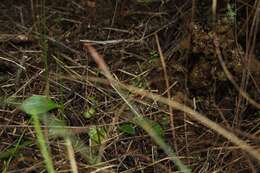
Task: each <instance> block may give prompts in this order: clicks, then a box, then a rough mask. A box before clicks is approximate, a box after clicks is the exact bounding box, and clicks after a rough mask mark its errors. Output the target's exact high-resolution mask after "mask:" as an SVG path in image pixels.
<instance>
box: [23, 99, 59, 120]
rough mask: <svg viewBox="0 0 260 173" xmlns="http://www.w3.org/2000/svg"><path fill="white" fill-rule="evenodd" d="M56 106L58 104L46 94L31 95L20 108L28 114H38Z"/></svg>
mask: <svg viewBox="0 0 260 173" xmlns="http://www.w3.org/2000/svg"><path fill="white" fill-rule="evenodd" d="M58 107H59V105H58V104H56V103H55V102H54V101H52V100H51V99H49V98H48V97H46V96H41V95H33V96H31V97H29V98H27V99H26V100H25V101H24V102H23V103H22V105H21V107H20V108H21V109H22V110H23V111H24V112H25V113H27V114H29V115H39V114H43V113H46V112H48V111H50V110H52V109H55V108H58Z"/></svg>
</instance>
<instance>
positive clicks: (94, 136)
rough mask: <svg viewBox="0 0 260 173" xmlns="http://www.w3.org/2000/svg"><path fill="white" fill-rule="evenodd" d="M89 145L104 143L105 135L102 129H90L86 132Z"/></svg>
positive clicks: (94, 127) (104, 130)
mask: <svg viewBox="0 0 260 173" xmlns="http://www.w3.org/2000/svg"><path fill="white" fill-rule="evenodd" d="M88 135H89V138H90V143H91V145H98V144H101V143H102V142H103V141H105V139H106V136H107V133H106V129H105V128H104V127H96V126H93V127H90V129H89V131H88Z"/></svg>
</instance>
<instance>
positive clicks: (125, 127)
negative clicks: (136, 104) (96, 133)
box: [119, 123, 135, 135]
mask: <svg viewBox="0 0 260 173" xmlns="http://www.w3.org/2000/svg"><path fill="white" fill-rule="evenodd" d="M119 130H120V131H121V132H124V133H126V134H129V135H134V134H135V127H134V125H133V124H131V123H124V124H122V125H120V126H119Z"/></svg>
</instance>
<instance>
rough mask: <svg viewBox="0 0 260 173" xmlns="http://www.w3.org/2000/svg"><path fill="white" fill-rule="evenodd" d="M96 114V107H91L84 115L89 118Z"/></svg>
mask: <svg viewBox="0 0 260 173" xmlns="http://www.w3.org/2000/svg"><path fill="white" fill-rule="evenodd" d="M95 114H96V109H95V108H94V107H91V108H89V110H87V111H86V112H84V113H83V115H84V117H85V118H88V119H89V118H91V117H93V116H95Z"/></svg>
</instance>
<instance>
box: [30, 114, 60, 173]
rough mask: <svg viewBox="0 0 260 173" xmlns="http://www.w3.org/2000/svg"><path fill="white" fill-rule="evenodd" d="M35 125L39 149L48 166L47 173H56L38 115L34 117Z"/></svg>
mask: <svg viewBox="0 0 260 173" xmlns="http://www.w3.org/2000/svg"><path fill="white" fill-rule="evenodd" d="M32 117H33V125H34V128H35V132H36V136H37V140H38V143H39V147H40V150H41V153H42V156H43V158H44V162H45V164H46V168H47V171H48V172H49V173H55V172H56V171H55V169H54V167H53V162H52V159H51V156H50V153H49V150H48V146H47V145H46V142H45V139H44V135H43V132H42V129H41V124H40V120H39V119H38V117H37V115H33V116H32Z"/></svg>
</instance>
